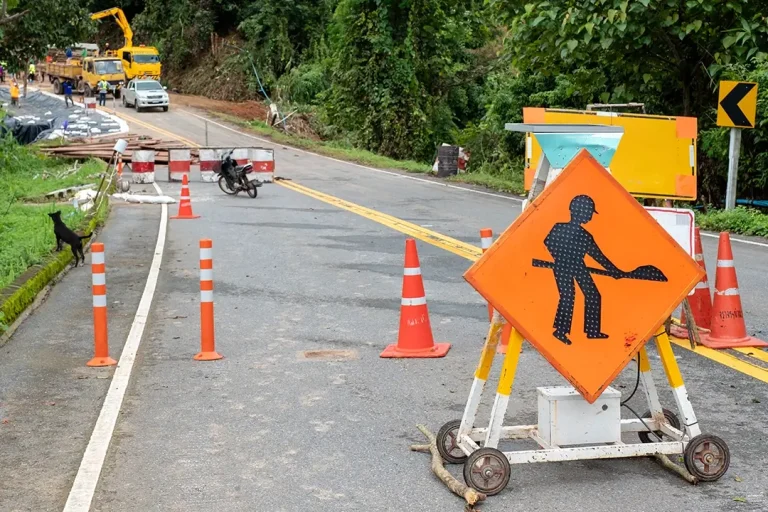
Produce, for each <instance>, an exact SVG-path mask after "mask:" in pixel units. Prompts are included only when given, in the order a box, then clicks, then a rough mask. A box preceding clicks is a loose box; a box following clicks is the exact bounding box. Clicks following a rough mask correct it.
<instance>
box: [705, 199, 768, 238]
mask: <svg viewBox="0 0 768 512" xmlns="http://www.w3.org/2000/svg"><path fill="white" fill-rule="evenodd" d="M696 223H697V224H698V225H699V226H700V227H701V228H702V229H708V230H710V231H729V232H731V233H738V234H741V235H752V236H762V237H766V238H768V215H765V214H762V213H760V212H759V211H758V210H755V209H753V208H745V207H743V206H738V207H736V209H734V210H730V211H724V210H713V211H709V212H707V213H701V212H699V213H697V214H696Z"/></svg>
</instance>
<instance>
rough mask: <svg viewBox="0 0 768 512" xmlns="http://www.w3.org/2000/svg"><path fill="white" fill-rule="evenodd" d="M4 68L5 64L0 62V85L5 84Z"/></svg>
mask: <svg viewBox="0 0 768 512" xmlns="http://www.w3.org/2000/svg"><path fill="white" fill-rule="evenodd" d="M5 68H6V63H5V62H0V83H5Z"/></svg>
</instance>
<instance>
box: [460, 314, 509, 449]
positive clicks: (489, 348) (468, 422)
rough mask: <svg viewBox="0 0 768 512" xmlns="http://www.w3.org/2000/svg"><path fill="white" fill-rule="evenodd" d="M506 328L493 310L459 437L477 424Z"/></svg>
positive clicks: (462, 418)
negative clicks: (501, 338) (503, 330)
mask: <svg viewBox="0 0 768 512" xmlns="http://www.w3.org/2000/svg"><path fill="white" fill-rule="evenodd" d="M503 328H504V320H503V318H502V317H501V315H499V313H498V311H494V312H493V318H492V320H491V325H490V327H489V328H488V336H487V337H486V338H485V343H484V344H483V352H482V354H481V355H480V362H479V363H478V364H477V369H476V370H475V378H474V380H473V381H472V387H471V388H470V390H469V398H468V399H467V405H466V406H465V407H464V415H463V416H462V417H461V426H459V433H458V436H459V439H462V436H465V435H468V434H469V433H470V431H471V430H472V428H473V427H474V425H475V416H477V410H478V408H479V407H480V399H481V398H482V396H483V388H485V383H486V381H487V380H488V375H489V374H490V373H491V366H492V365H493V358H494V356H495V355H496V347H497V346H498V345H499V338H500V337H501V331H502V329H503Z"/></svg>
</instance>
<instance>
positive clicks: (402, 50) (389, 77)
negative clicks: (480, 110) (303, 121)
mask: <svg viewBox="0 0 768 512" xmlns="http://www.w3.org/2000/svg"><path fill="white" fill-rule="evenodd" d="M472 3H473V2H471V1H456V0H341V2H340V3H339V5H338V7H337V8H336V12H335V14H334V21H333V24H332V26H331V41H332V47H333V50H334V66H333V70H332V77H333V78H332V87H331V93H330V94H329V96H328V101H327V102H326V107H327V110H328V113H329V117H330V119H331V121H332V122H333V123H334V124H335V125H336V126H338V127H339V128H341V129H342V130H344V131H346V132H348V133H352V134H353V136H354V138H355V139H356V141H357V142H358V143H359V144H361V145H362V146H364V147H366V148H368V149H372V150H374V151H379V152H382V153H384V154H387V155H391V156H394V157H398V158H417V159H425V158H429V157H430V155H431V154H432V152H433V151H434V147H435V145H436V144H437V143H438V142H440V141H445V140H446V139H449V137H450V136H451V134H450V132H451V130H452V129H453V128H454V127H455V126H454V124H453V123H454V113H453V111H452V109H451V108H450V105H449V102H448V99H449V97H450V95H451V93H453V92H455V91H456V89H458V88H459V86H460V85H462V83H463V80H464V77H463V74H464V73H465V72H466V70H467V68H468V63H469V61H470V55H469V53H468V51H467V48H468V47H469V46H470V45H471V44H474V43H475V36H476V34H475V33H474V32H473V31H472V30H471V27H472V23H473V21H474V20H475V18H474V16H472V13H471V11H470V9H469V6H471V5H472Z"/></svg>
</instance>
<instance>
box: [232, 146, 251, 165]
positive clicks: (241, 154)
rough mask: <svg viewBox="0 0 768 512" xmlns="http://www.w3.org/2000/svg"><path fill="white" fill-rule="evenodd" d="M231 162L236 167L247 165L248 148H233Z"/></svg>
mask: <svg viewBox="0 0 768 512" xmlns="http://www.w3.org/2000/svg"><path fill="white" fill-rule="evenodd" d="M232 160H234V161H235V163H236V164H237V165H245V164H247V163H248V148H235V149H233V150H232Z"/></svg>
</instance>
